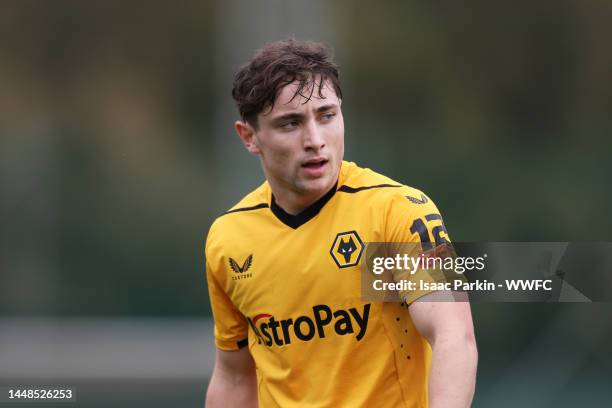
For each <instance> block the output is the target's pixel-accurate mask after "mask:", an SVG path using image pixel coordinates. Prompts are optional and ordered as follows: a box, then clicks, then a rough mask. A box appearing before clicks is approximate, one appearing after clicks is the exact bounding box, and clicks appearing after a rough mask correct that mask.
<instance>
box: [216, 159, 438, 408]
mask: <svg viewBox="0 0 612 408" xmlns="http://www.w3.org/2000/svg"><path fill="white" fill-rule="evenodd" d="M434 230H435V232H434ZM447 238H448V237H447V234H446V229H445V228H444V225H443V223H442V217H441V216H440V214H439V211H438V209H437V208H436V206H435V205H434V203H433V202H432V201H431V200H430V199H429V198H428V197H427V196H426V195H424V194H423V193H422V192H420V191H419V190H416V189H413V188H411V187H408V186H405V185H402V184H399V183H397V182H395V181H393V180H391V179H389V178H387V177H385V176H382V175H380V174H377V173H375V172H373V171H371V170H369V169H363V168H360V167H358V166H357V165H355V164H354V163H350V162H343V163H342V167H341V170H340V175H339V178H338V182H337V185H336V186H335V187H334V188H333V189H332V190H330V191H329V192H328V193H327V194H326V195H325V196H324V197H322V198H321V199H320V200H319V201H317V202H316V203H314V204H313V205H312V206H311V207H309V208H307V209H306V210H305V211H303V212H302V213H301V214H298V215H295V216H294V215H290V214H287V213H286V212H284V211H283V210H282V209H281V208H280V207H278V205H276V203H275V201H274V198H273V196H272V192H271V190H270V186H269V185H268V183H267V182H266V183H264V184H263V185H261V186H260V187H259V188H257V189H256V190H255V191H253V192H252V193H250V194H248V195H247V196H246V197H245V198H244V199H243V200H241V201H240V202H239V203H238V204H237V205H236V206H234V207H233V208H232V209H230V210H229V211H227V212H226V213H225V214H223V215H222V216H220V217H219V218H217V219H216V220H215V222H214V223H213V225H212V227H211V229H210V231H209V234H208V238H207V241H206V250H205V252H206V271H207V279H208V288H209V294H210V302H211V305H212V311H213V317H214V320H215V342H216V345H217V347H219V348H220V349H222V350H237V349H238V348H240V347H248V348H249V351H250V353H251V355H252V356H253V359H254V361H255V364H256V367H257V379H258V395H259V404H260V406H261V407H277V406H279V407H294V406H295V407H306V406H307V407H360V406H376V407H400V406H403V407H426V406H427V377H428V369H429V362H430V355H431V349H430V347H429V344H428V343H427V341H426V340H425V339H424V338H423V337H422V336H421V335H420V334H419V333H418V332H417V330H416V329H415V327H414V325H413V323H412V321H411V319H410V314H409V313H408V304H406V303H390V302H367V301H363V300H362V298H361V286H360V285H361V280H360V269H359V262H360V261H361V259H362V256H363V253H364V251H363V249H364V244H365V243H367V242H420V243H421V244H422V245H423V246H424V247H426V246H427V245H431V244H433V245H435V244H436V243H439V241H445V240H446V239H447ZM422 294H424V293H418V294H416V295H415V296H414V297H412V298H411V299H409V300H408V302H410V301H413V300H415V298H416V297H417V296H420V295H422Z"/></svg>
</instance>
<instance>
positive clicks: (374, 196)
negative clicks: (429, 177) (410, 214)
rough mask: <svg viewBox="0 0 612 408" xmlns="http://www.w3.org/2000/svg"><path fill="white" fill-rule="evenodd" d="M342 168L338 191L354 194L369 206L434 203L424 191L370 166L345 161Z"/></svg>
mask: <svg viewBox="0 0 612 408" xmlns="http://www.w3.org/2000/svg"><path fill="white" fill-rule="evenodd" d="M342 170H343V174H342V176H343V177H342V178H341V180H342V181H341V183H340V186H339V187H338V192H339V193H345V194H346V195H347V196H352V197H353V198H354V199H363V200H364V201H367V202H368V205H369V206H373V205H380V206H384V207H388V206H392V205H399V206H400V207H405V208H413V207H421V206H427V207H429V206H430V205H433V203H432V200H431V199H430V198H429V197H428V196H427V195H426V194H425V193H424V192H423V191H421V190H419V189H417V188H415V187H411V186H409V185H406V184H403V183H400V182H398V181H396V180H394V179H392V178H390V177H387V176H385V175H382V174H380V173H377V172H375V171H373V170H371V169H369V168H362V167H359V166H357V165H356V164H355V163H351V162H345V163H344V165H343V167H342ZM428 204H429V205H428Z"/></svg>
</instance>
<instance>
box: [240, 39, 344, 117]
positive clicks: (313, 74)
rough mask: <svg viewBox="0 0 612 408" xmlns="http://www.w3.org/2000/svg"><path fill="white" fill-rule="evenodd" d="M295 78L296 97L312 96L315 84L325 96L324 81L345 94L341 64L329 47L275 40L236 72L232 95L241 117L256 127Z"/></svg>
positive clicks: (313, 43)
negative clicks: (262, 115)
mask: <svg viewBox="0 0 612 408" xmlns="http://www.w3.org/2000/svg"><path fill="white" fill-rule="evenodd" d="M319 79H320V80H319ZM294 81H298V82H299V86H298V88H297V90H296V92H295V94H294V95H293V98H295V97H296V96H297V95H301V96H304V97H305V98H306V99H307V100H310V98H311V97H312V95H313V93H314V91H315V85H316V86H317V87H318V93H319V96H320V97H323V95H322V90H323V84H324V83H325V82H329V83H330V84H331V85H332V86H333V88H334V91H335V92H336V95H337V96H338V98H342V91H341V89H340V80H339V78H338V66H337V65H336V64H335V63H334V62H333V61H332V52H331V50H330V48H329V47H327V46H326V45H324V44H322V43H317V42H311V41H298V40H295V39H287V40H281V41H276V42H272V43H269V44H266V45H265V46H264V47H263V48H262V49H260V50H258V51H257V52H256V53H255V56H254V57H253V59H251V60H250V61H249V62H247V63H246V64H245V65H243V66H242V67H241V68H240V70H239V71H238V72H237V73H236V75H235V76H234V84H233V89H232V97H233V98H234V100H235V101H236V105H237V106H238V110H239V111H240V116H241V117H242V120H244V121H245V122H248V123H249V124H251V126H253V127H255V128H256V129H257V115H258V114H259V113H260V112H262V111H263V110H264V109H265V108H267V107H269V108H270V109H272V107H273V106H274V102H275V101H276V97H277V95H278V91H279V90H280V89H281V88H282V87H284V86H286V85H288V84H290V83H292V82H294ZM317 81H318V83H317Z"/></svg>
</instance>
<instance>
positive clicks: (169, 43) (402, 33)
mask: <svg viewBox="0 0 612 408" xmlns="http://www.w3.org/2000/svg"><path fill="white" fill-rule="evenodd" d="M1 7H2V11H1V12H0V274H1V275H0V277H1V279H0V367H4V368H3V369H0V385H2V384H5V385H9V384H13V383H16V382H19V383H23V384H32V383H57V382H58V381H59V382H62V381H63V382H64V383H66V384H76V385H78V386H79V390H80V392H79V393H78V398H79V402H78V403H77V405H78V406H83V407H95V406H109V404H111V403H112V405H113V406H123V405H121V404H126V405H125V406H148V407H153V406H200V405H201V403H202V400H203V396H204V391H205V386H206V384H207V381H208V375H210V364H211V361H212V358H213V356H212V352H213V349H212V343H211V342H212V333H211V332H210V320H209V319H208V318H209V317H210V308H209V305H208V299H207V291H206V284H205V280H204V267H203V265H204V262H203V251H202V246H203V243H204V238H205V236H206V233H207V231H208V227H209V226H210V224H211V222H212V221H213V220H214V218H215V217H216V216H218V215H219V214H220V213H222V212H223V211H225V210H226V209H228V208H229V207H231V206H232V205H233V204H234V203H235V202H236V201H238V200H239V199H240V198H241V197H242V196H243V195H244V194H246V193H247V192H249V191H250V190H251V189H253V188H255V187H256V186H258V185H259V184H260V183H261V182H262V181H263V176H262V174H261V170H260V168H259V163H258V161H257V159H256V158H254V157H252V156H250V155H248V154H247V153H246V151H244V149H243V148H242V147H241V145H240V143H239V141H238V138H237V137H236V136H235V135H234V131H233V127H232V124H233V120H235V119H236V118H237V114H236V111H235V108H234V107H233V104H232V100H231V97H230V90H231V79H232V74H233V72H235V70H236V69H237V67H238V66H239V65H240V64H241V63H242V62H244V61H246V60H247V59H248V58H249V57H250V56H251V55H252V54H253V52H254V50H255V49H257V48H259V47H261V46H262V45H263V44H264V43H266V42H268V41H271V40H276V39H280V38H285V37H287V36H295V37H297V38H300V39H311V40H317V41H324V42H327V43H329V44H330V45H332V46H333V48H334V49H335V55H336V60H337V61H338V63H339V64H340V66H341V80H342V83H343V91H344V100H343V112H344V116H345V125H346V144H347V152H346V159H348V160H351V161H356V162H357V163H358V164H360V165H361V166H366V167H371V168H372V169H374V170H376V171H379V172H382V173H384V174H386V175H388V176H390V177H392V178H394V179H396V180H398V181H401V182H404V183H406V184H409V185H412V186H414V187H417V188H420V189H423V190H424V191H426V192H427V193H428V194H429V195H430V196H431V197H433V199H434V200H435V201H436V203H437V205H438V207H439V208H440V209H441V211H442V212H443V215H444V216H445V222H446V225H447V228H448V229H449V231H450V233H451V237H452V238H453V240H454V241H487V240H488V241H598V240H599V241H606V240H610V230H611V227H612V219H611V217H610V216H609V212H610V210H611V209H612V188H611V186H612V160H611V153H612V138H611V135H612V115H611V112H612V48H611V47H610V45H609V44H610V40H611V39H612V24H610V21H612V3H610V2H606V1H551V0H542V1H538V2H530V1H514V2H510V1H490V0H489V1H484V0H474V1H468V2H460V3H459V2H454V3H453V2H426V1H378V2H359V1H348V0H344V1H337V2H333V3H332V2H324V1H321V0H318V1H312V2H297V1H281V0H276V1H249V2H246V1H238V0H228V1H222V0H218V1H179V2H161V1H121V2H119V1H105V2H100V1H88V2H83V1H59V0H58V1H46V2H41V1H35V0H22V1H8V0H7V1H3V2H2V5H1ZM473 313H474V318H475V325H476V330H477V338H478V343H479V348H480V369H479V377H478V388H477V394H476V398H475V403H474V406H476V407H516V406H524V407H574V406H585V407H605V406H609V405H610V404H611V403H612V397H611V395H610V391H609V383H610V382H611V381H612V369H611V368H610V367H611V365H610V363H612V356H611V355H610V352H609V346H608V344H609V343H610V341H611V340H612V307H611V306H610V305H609V304H557V305H554V304H493V305H491V304H489V305H474V306H473ZM58 333H59V334H58ZM66 333H69V334H70V336H67V335H66ZM83 333H86V334H87V335H84V334H83ZM164 336H165V337H164ZM189 336H191V337H189ZM68 337H69V338H68ZM126 339H128V340H126ZM159 339H162V340H159ZM157 340H159V341H160V342H161V343H155V341H157ZM146 341H151V342H153V343H152V344H153V345H151V347H150V349H147V347H146V345H145V343H146ZM126 342H127V343H126ZM128 343H129V344H128ZM42 344H45V345H47V346H49V347H51V348H50V349H48V350H47V349H44V348H42V349H41V347H42V346H41V345H42ZM67 344H70V347H72V348H69V349H66V347H68V346H67ZM147 344H148V343H147ZM200 345H201V348H200ZM88 347H90V348H95V350H98V352H99V353H98V354H96V355H95V356H93V355H92V352H91V351H90V348H88ZM75 348H76V349H78V350H80V351H79V352H80V353H81V354H78V353H76V354H74V355H80V356H81V358H82V360H81V361H80V362H79V361H75V362H73V363H72V364H66V360H67V359H70V360H71V359H72V356H73V354H71V352H70V350H74V349H75ZM33 350H34V351H36V352H38V353H40V355H41V356H43V357H44V358H51V359H50V360H49V361H47V360H44V361H43V362H42V363H41V361H40V360H37V359H36V358H35V357H32V356H33V355H35V354H30V352H32V351H33ZM100 350H102V351H100ZM127 350H135V353H128V352H127ZM143 350H144V351H143ZM168 350H171V351H172V353H181V350H182V353H183V354H180V355H179V354H176V358H170V357H169V356H170V355H166V356H165V358H168V360H163V361H160V359H159V358H160V354H164V353H165V352H166V351H168ZM121 352H125V353H126V356H127V357H126V358H129V356H132V358H133V360H131V361H132V362H131V363H129V362H128V361H130V360H123V361H124V364H123V366H122V365H120V364H118V365H115V364H114V363H112V362H113V361H115V360H113V358H114V359H116V361H118V362H120V361H121V360H122V355H123V354H121ZM139 352H141V353H142V354H138V353H139ZM62 353H64V354H62ZM147 353H148V354H147ZM190 353H196V354H195V355H192V354H190ZM93 354H95V353H93ZM20 355H24V356H30V357H26V358H25V360H19V359H18V356H20ZM50 355H51V356H52V357H49V356H50ZM172 355H174V354H172ZM96 356H97V357H96ZM96 358H98V359H96ZM109 359H110V360H109ZM198 359H199V360H198ZM35 360H36V361H35ZM144 360H146V361H147V364H152V365H151V366H146V364H145V366H146V367H148V368H146V367H145V366H143V367H142V370H140V371H139V369H136V368H135V367H136V366H139V364H140V363H143V364H144ZM101 361H107V362H108V361H111V362H109V363H108V366H107V367H106V368H104V369H98V367H97V365H98V364H101V363H100V362H101ZM156 361H157V362H159V364H158V365H155V364H156V363H155V362H156ZM176 361H181V363H177V364H178V365H177V366H176V367H174V368H172V369H169V368H168V364H169V365H170V366H172V364H173V363H172V362H176ZM194 361H195V363H194ZM7 362H10V364H9V363H7ZM200 362H201V364H200ZM3 363H4V364H3ZM20 364H22V365H20ZM40 364H42V365H43V366H44V368H45V369H46V370H47V371H44V370H43V371H39V370H41V368H40ZM180 364H184V365H180ZM189 364H193V365H189ZM187 366H188V367H187ZM24 367H25V368H24ZM27 367H29V369H28V368H27ZM160 367H161V368H160ZM36 373H38V376H37V375H36ZM44 373H48V374H44ZM62 373H63V374H62ZM164 373H166V374H164ZM109 390H112V391H109ZM113 398H114V399H113ZM156 404H157V405H156Z"/></svg>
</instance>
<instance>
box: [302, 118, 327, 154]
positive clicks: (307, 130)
mask: <svg viewBox="0 0 612 408" xmlns="http://www.w3.org/2000/svg"><path fill="white" fill-rule="evenodd" d="M303 143H304V149H306V150H320V149H322V148H323V147H325V138H324V137H323V132H322V129H320V128H319V126H317V124H316V122H315V121H309V122H308V125H307V126H305V127H304V133H303Z"/></svg>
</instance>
